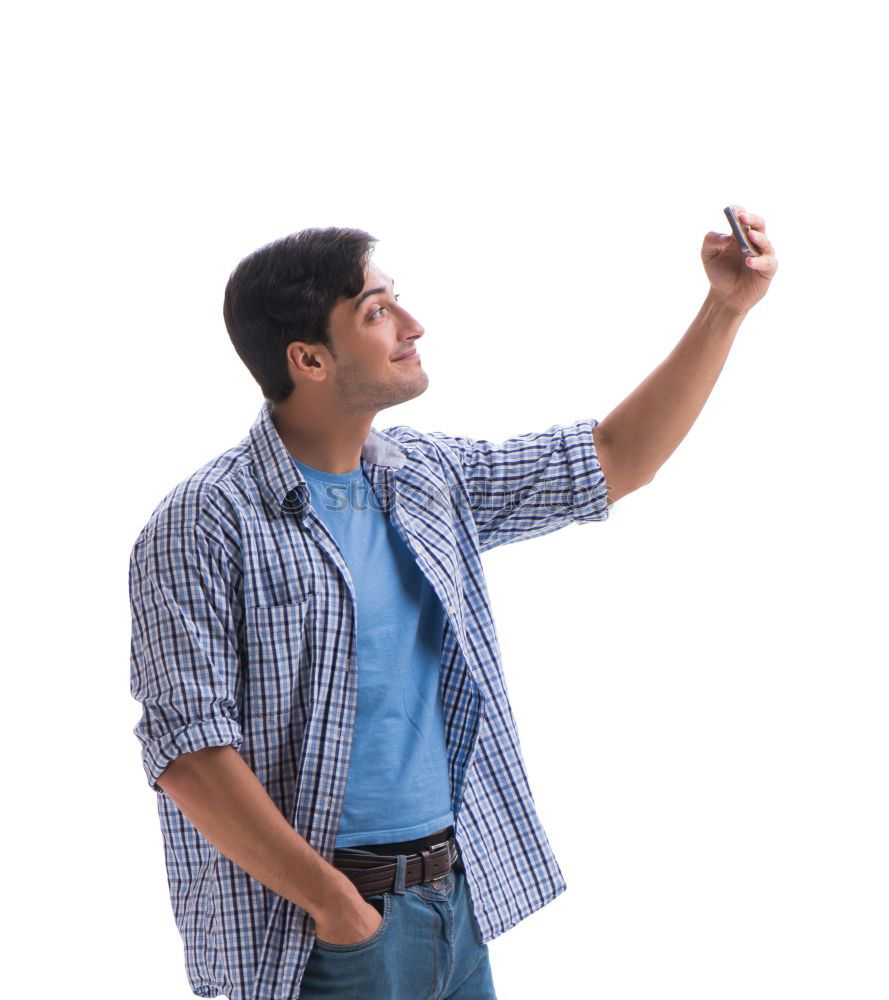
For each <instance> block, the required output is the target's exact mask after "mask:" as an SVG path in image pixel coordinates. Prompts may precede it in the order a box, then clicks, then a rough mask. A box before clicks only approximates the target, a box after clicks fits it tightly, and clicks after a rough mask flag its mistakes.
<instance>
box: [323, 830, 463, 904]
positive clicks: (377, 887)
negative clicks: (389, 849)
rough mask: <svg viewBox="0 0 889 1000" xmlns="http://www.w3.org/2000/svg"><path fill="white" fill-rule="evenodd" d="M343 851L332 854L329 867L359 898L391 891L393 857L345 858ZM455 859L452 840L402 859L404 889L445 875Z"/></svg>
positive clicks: (395, 864)
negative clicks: (346, 881)
mask: <svg viewBox="0 0 889 1000" xmlns="http://www.w3.org/2000/svg"><path fill="white" fill-rule="evenodd" d="M347 851H348V848H345V849H342V850H334V852H333V867H334V868H336V869H337V870H339V871H341V872H342V873H343V874H344V875H345V876H346V877H347V878H348V879H350V880H351V881H352V882H353V883H354V884H355V887H356V888H357V889H358V891H359V892H360V893H361V895H362V896H373V895H376V894H377V893H380V892H392V890H393V889H394V888H395V872H396V868H397V865H398V855H397V854H375V855H374V856H373V857H371V856H370V855H358V854H348V853H347ZM459 856H460V854H459V849H458V847H457V841H456V840H455V839H454V838H453V837H448V839H447V840H443V841H442V842H441V843H439V844H431V845H430V846H429V847H425V848H423V849H422V850H420V851H416V852H414V853H413V854H408V855H406V859H407V860H406V862H405V876H404V884H405V886H406V887H407V886H411V885H419V884H420V883H421V882H428V881H430V880H431V879H434V878H441V877H442V876H444V875H447V873H448V872H449V871H450V870H451V868H452V867H453V865H454V864H455V862H456V861H457V859H458V858H459Z"/></svg>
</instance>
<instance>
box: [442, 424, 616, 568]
mask: <svg viewBox="0 0 889 1000" xmlns="http://www.w3.org/2000/svg"><path fill="white" fill-rule="evenodd" d="M598 422H599V421H598V420H596V419H594V418H590V419H584V420H577V421H575V422H574V423H570V424H553V425H552V426H550V427H548V428H547V429H546V430H544V431H535V432H529V433H527V434H518V435H516V436H515V437H510V438H507V439H506V440H505V441H502V442H501V443H499V444H493V443H492V442H490V441H485V440H481V439H473V438H469V437H460V436H456V435H450V434H445V433H444V432H443V431H431V432H429V434H428V435H427V436H428V437H431V438H432V439H433V440H434V441H436V442H438V444H439V445H441V446H444V447H445V448H446V449H448V450H449V451H450V452H451V454H452V455H454V456H456V458H457V460H458V463H459V468H460V469H461V470H462V477H463V483H464V485H465V489H466V495H467V497H468V502H469V505H470V509H471V510H472V514H473V518H474V520H475V523H476V526H477V528H478V533H479V547H480V549H481V551H485V550H487V549H491V548H494V547H495V546H497V545H508V544H510V543H512V542H518V541H522V540H524V539H527V538H535V537H537V536H538V535H544V534H547V533H549V532H551V531H556V530H558V529H559V528H563V527H565V526H566V525H568V524H571V523H577V524H586V523H587V522H589V521H604V520H605V519H606V518H607V517H608V505H607V497H608V484H607V483H606V482H605V476H604V474H603V472H602V468H601V466H600V464H599V456H598V454H597V453H596V445H595V442H594V440H593V428H594V427H595V426H596V425H597V424H598Z"/></svg>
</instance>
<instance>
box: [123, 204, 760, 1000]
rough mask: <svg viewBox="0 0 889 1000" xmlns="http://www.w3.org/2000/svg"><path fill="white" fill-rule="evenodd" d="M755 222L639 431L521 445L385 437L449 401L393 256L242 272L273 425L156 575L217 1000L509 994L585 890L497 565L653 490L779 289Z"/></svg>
mask: <svg viewBox="0 0 889 1000" xmlns="http://www.w3.org/2000/svg"><path fill="white" fill-rule="evenodd" d="M739 210H740V209H739ZM741 211H743V210H741ZM742 221H743V222H745V223H746V224H747V225H749V226H751V227H754V228H751V229H750V231H749V235H750V237H751V239H753V240H754V241H755V245H756V246H757V247H758V248H759V249H760V250H761V251H762V256H760V257H757V258H756V262H755V264H754V265H749V264H746V263H745V258H744V257H743V255H742V254H741V252H740V249H739V248H738V246H737V244H736V243H735V242H734V240H733V238H732V237H730V236H724V235H720V234H717V233H708V234H707V237H706V238H705V241H704V247H703V250H702V257H703V260H704V266H705V269H706V271H707V274H708V277H709V279H710V284H711V288H710V293H709V294H708V296H707V299H706V301H705V303H704V305H703V306H702V308H701V311H700V312H699V313H698V316H697V317H696V319H695V320H694V322H693V323H692V325H691V327H690V328H689V330H688V332H687V333H686V334H685V336H684V337H683V339H682V340H681V341H680V343H679V345H678V346H677V347H676V348H675V349H674V351H673V352H672V353H671V354H670V356H669V357H668V358H667V360H666V361H664V363H663V364H662V365H661V366H660V367H659V368H658V369H656V370H655V372H653V373H652V374H651V375H650V376H649V377H648V378H647V379H646V380H645V381H644V382H643V383H642V384H641V385H640V386H639V387H638V388H637V389H636V390H635V392H634V393H633V394H632V395H630V396H629V397H628V398H627V399H626V400H624V402H622V403H621V404H620V406H618V407H617V408H616V409H615V410H614V411H613V413H611V414H609V416H608V417H607V418H606V419H605V420H604V421H602V422H601V423H600V422H599V421H597V420H595V419H594V418H589V419H580V420H577V421H575V422H574V423H571V424H567V425H558V424H555V425H552V426H551V427H548V428H547V429H546V430H543V431H540V432H536V433H525V434H520V435H517V436H515V437H512V438H509V439H507V440H506V441H504V442H502V443H501V444H496V445H495V444H492V443H490V442H489V441H485V440H474V439H471V438H468V437H459V436H455V435H449V434H446V433H444V432H441V431H433V432H421V431H418V430H415V429H414V428H412V427H409V426H407V425H404V424H399V425H396V426H393V427H388V428H386V429H385V430H383V431H379V430H376V429H375V428H373V427H372V421H373V420H374V417H375V416H376V414H377V413H378V412H379V411H380V410H382V409H385V408H386V407H389V406H393V405H395V404H398V403H402V402H404V401H406V400H409V399H413V398H414V397H416V396H418V395H419V394H420V393H422V392H423V391H424V390H425V389H426V387H427V385H428V376H427V374H426V372H425V370H424V369H423V364H422V359H421V355H420V351H421V349H422V337H423V335H424V332H425V331H424V329H423V327H422V326H421V325H420V323H419V322H418V321H417V320H416V319H415V318H414V317H413V316H412V315H411V314H410V313H409V312H408V311H407V310H406V309H404V308H403V307H402V306H401V305H400V304H399V302H398V295H397V294H396V293H395V291H394V282H393V280H392V278H391V277H390V276H389V275H388V274H386V273H385V272H384V271H382V270H380V269H379V268H378V267H376V266H375V265H374V264H372V263H371V261H370V257H371V252H372V246H373V244H374V243H375V242H376V240H375V238H374V237H372V236H370V235H369V234H367V233H365V232H363V231H361V230H354V229H321V230H317V229H311V230H304V231H302V232H300V233H297V234H295V235H292V236H289V237H286V238H285V239H282V240H279V241H277V242H275V243H272V244H270V245H268V246H265V247H263V248H262V249H260V250H258V251H256V252H255V253H253V254H251V255H250V256H249V257H247V258H246V259H245V260H243V261H242V262H241V263H240V264H239V265H238V267H237V268H236V269H235V271H234V272H233V273H232V275H231V278H230V279H229V282H228V286H227V288H226V293H225V304H224V317H225V322H226V326H227V329H228V332H229V335H230V337H231V339H232V342H233V344H234V347H235V350H236V351H237V353H238V355H239V356H240V357H241V359H242V360H243V362H244V364H245V365H246V366H247V368H248V369H249V370H250V372H251V374H252V375H253V377H254V378H255V379H256V381H257V382H258V384H259V386H260V388H261V389H262V392H263V395H264V397H265V399H264V403H263V406H262V408H261V410H260V413H259V415H258V417H257V418H256V421H255V423H254V424H253V426H252V428H251V429H250V432H249V434H248V435H247V436H246V437H245V438H244V439H243V440H242V441H241V442H240V443H239V444H237V445H236V446H234V447H233V448H231V449H229V450H228V451H226V452H224V453H223V454H221V455H219V456H218V457H217V458H215V459H213V460H212V461H210V462H208V463H207V464H206V465H204V466H203V467H202V468H201V469H199V470H197V471H196V472H195V473H194V474H193V475H191V476H190V477H188V479H186V480H184V481H183V482H182V483H180V484H179V485H178V486H177V487H176V488H175V489H173V490H172V491H171V492H170V493H169V494H168V495H167V496H166V497H165V498H164V499H163V500H162V501H161V502H160V504H159V505H158V506H157V508H156V509H155V510H154V512H153V513H152V515H151V517H150V519H149V521H148V523H147V524H146V525H145V527H144V528H143V529H142V531H141V532H140V534H139V536H138V538H137V539H136V542H135V544H134V546H133V550H132V553H131V557H130V598H131V603H132V613H133V638H132V660H131V688H132V692H133V695H134V697H135V698H136V699H137V700H138V701H139V702H140V703H141V704H142V706H143V713H142V718H141V720H140V721H139V723H138V725H137V726H136V728H135V733H136V735H137V737H138V738H139V741H140V743H141V745H142V756H143V764H144V767H145V772H146V775H147V778H148V782H149V784H150V786H151V787H152V788H153V789H154V790H155V791H156V792H158V793H159V794H158V795H157V803H158V810H159V814H160V820H161V826H162V831H163V836H164V843H165V853H166V864H167V871H168V880H169V886H170V891H171V897H172V903H173V908H174V913H175V916H176V921H177V926H178V928H179V930H180V933H181V934H182V937H183V941H184V944H185V951H186V960H187V972H188V978H189V982H190V985H191V987H192V990H193V992H194V993H195V994H197V995H198V996H206V997H212V996H218V995H219V994H220V993H223V994H225V995H226V996H228V997H230V998H231V1000H248V998H249V1000H283V998H288V1000H291V998H297V997H302V998H303V1000H313V998H320V997H341V998H346V997H355V998H361V1000H384V998H385V1000H396V998H397V1000H402V998H403V1000H414V998H420V997H426V996H436V997H441V998H450V1000H470V998H472V1000H480V998H485V997H494V996H495V992H494V985H493V981H492V975H491V968H490V965H489V961H488V948H487V942H488V941H490V940H491V939H493V938H494V937H496V936H497V935H498V934H501V933H503V932H504V931H506V930H508V929H509V928H511V927H513V926H514V925H515V924H516V923H517V922H518V921H520V920H522V919H523V918H524V917H526V916H528V915H529V914H530V913H533V912H534V911H535V910H537V909H539V908H540V907H542V906H544V905H545V904H546V903H548V902H550V901H551V900H552V899H554V898H555V897H556V896H558V895H559V894H560V893H561V892H562V891H563V890H564V889H565V882H564V879H563V877H562V873H561V870H560V869H559V866H558V863H557V861H556V859H555V858H554V856H553V853H552V851H551V849H550V846H549V843H548V841H547V837H546V834H545V832H544V830H543V828H542V826H541V823H540V820H539V818H538V816H537V813H536V811H535V808H534V803H533V799H532V795H531V791H530V789H529V787H528V781H527V776H526V773H525V769H524V765H523V761H522V754H521V750H520V745H519V738H518V735H517V732H516V727H515V722H514V719H513V716H512V711H511V709H510V705H509V702H508V699H507V696H506V689H505V684H504V679H503V671H502V665H501V661H500V651H499V649H498V645H497V640H496V635H495V630H494V622H493V619H492V616H491V609H490V605H489V601H488V594H487V589H486V585H485V577H484V570H483V567H482V563H481V554H482V553H483V552H485V551H486V550H488V549H491V548H493V547H494V546H496V545H505V544H510V543H512V542H517V541H521V540H522V539H526V538H532V537H535V536H537V535H542V534H546V533H548V532H551V531H555V530H557V529H559V528H562V527H565V526H566V525H569V524H572V523H577V524H585V523H587V522H591V521H599V520H604V519H605V518H607V516H608V507H609V505H610V504H612V503H614V502H615V501H616V500H617V499H618V498H619V497H621V496H623V495H625V494H627V493H629V492H631V491H632V490H635V489H637V488H639V487H640V486H642V485H644V484H645V483H648V482H650V481H651V479H652V478H653V476H654V475H655V472H656V471H657V469H658V468H659V467H660V466H661V465H662V464H663V462H664V461H665V460H666V459H667V457H668V456H669V455H670V454H671V452H672V451H673V450H674V449H675V447H676V446H677V445H678V443H679V442H680V441H681V440H682V438H683V437H684V436H685V434H686V432H687V431H688V429H689V427H690V426H691V425H692V423H693V422H694V420H695V419H696V417H697V415H698V413H699V412H700V410H701V408H702V406H703V404H704V402H705V400H706V398H707V396H708V395H709V393H710V390H711V389H712V387H713V384H714V383H715V381H716V378H717V377H718V375H719V372H720V370H721V368H722V365H723V363H724V360H725V357H726V356H727V353H728V350H729V348H730V346H731V343H732V340H733V338H734V335H735V332H736V331H737V329H738V327H739V326H740V323H741V321H742V319H743V317H744V315H745V314H746V312H747V310H748V309H749V308H750V307H751V306H752V305H753V304H754V303H755V302H756V301H757V300H758V299H759V298H761V297H762V295H763V294H764V292H765V290H766V288H767V287H768V283H769V281H770V280H771V277H772V276H773V274H774V272H775V270H776V268H777V261H776V260H775V258H774V253H773V252H772V248H771V244H770V243H769V241H768V239H767V238H766V236H765V225H764V223H763V220H762V219H760V218H758V217H756V216H750V215H744V216H742Z"/></svg>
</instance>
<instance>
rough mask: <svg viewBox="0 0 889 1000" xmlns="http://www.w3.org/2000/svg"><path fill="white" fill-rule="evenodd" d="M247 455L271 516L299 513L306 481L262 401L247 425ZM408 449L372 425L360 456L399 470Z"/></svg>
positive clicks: (269, 407)
mask: <svg viewBox="0 0 889 1000" xmlns="http://www.w3.org/2000/svg"><path fill="white" fill-rule="evenodd" d="M249 441H250V455H251V458H252V460H253V468H254V471H255V474H256V479H257V482H258V483H259V489H260V491H261V493H262V495H263V499H264V500H265V502H266V504H267V505H268V508H269V512H270V513H271V515H272V517H278V516H279V515H280V514H282V513H284V511H296V512H298V513H302V511H303V510H304V508H305V505H306V503H307V502H308V484H307V483H306V481H305V478H304V476H303V474H302V472H301V471H300V469H299V468H298V466H297V465H296V463H295V462H294V461H293V460H292V458H291V455H290V452H289V451H288V450H287V448H286V447H285V446H284V442H283V441H282V440H281V435H280V434H279V433H278V429H277V428H276V427H275V425H274V422H273V421H272V404H271V402H270V401H269V400H267V399H266V400H263V404H262V408H261V409H260V411H259V414H258V416H257V417H256V420H255V421H254V422H253V426H252V427H251V428H250V434H249ZM410 455H411V449H410V448H408V447H406V446H404V445H402V444H400V443H399V442H398V441H396V440H395V439H394V438H392V437H389V435H387V434H383V433H382V431H378V430H376V428H374V427H371V429H370V433H369V434H368V436H367V438H366V439H365V441H364V443H363V444H362V446H361V458H362V459H363V460H364V461H366V462H370V463H372V464H373V465H383V466H387V467H388V468H392V469H400V468H401V467H402V466H403V465H405V464H406V463H407V461H408V460H409V458H410Z"/></svg>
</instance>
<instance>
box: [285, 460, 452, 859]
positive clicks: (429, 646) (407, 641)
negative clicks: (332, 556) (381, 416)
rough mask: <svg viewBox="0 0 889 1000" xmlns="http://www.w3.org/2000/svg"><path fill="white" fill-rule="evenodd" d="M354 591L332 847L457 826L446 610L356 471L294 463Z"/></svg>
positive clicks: (408, 836)
mask: <svg viewBox="0 0 889 1000" xmlns="http://www.w3.org/2000/svg"><path fill="white" fill-rule="evenodd" d="M291 458H292V459H293V462H294V463H295V464H296V465H297V466H298V467H299V469H300V471H301V472H302V474H303V476H304V477H305V480H306V483H307V485H308V487H309V491H310V493H311V499H312V507H313V509H314V511H315V513H316V514H317V515H318V517H319V518H320V519H321V520H322V521H323V522H324V525H325V527H326V528H327V529H328V530H329V531H330V533H331V535H333V537H334V539H335V541H336V543H337V545H338V546H339V548H340V551H341V552H342V555H343V559H344V561H345V563H346V565H347V566H348V567H349V572H350V574H351V576H352V583H353V586H354V588H355V598H356V605H357V607H356V614H357V624H358V650H357V657H358V705H357V713H356V717H355V731H354V735H353V738H352V751H351V756H350V759H349V771H348V775H347V779H346V794H345V799H344V802H343V811H342V815H341V817H340V825H339V828H338V831H337V836H336V846H337V847H354V846H357V845H359V844H384V843H387V842H390V841H392V842H394V841H400V840H413V839H415V838H417V837H423V836H425V835H426V834H427V833H434V832H436V831H437V830H441V829H443V828H444V827H447V826H450V825H452V824H453V822H454V815H453V812H452V809H451V783H450V777H449V774H448V763H447V744H446V742H445V729H444V717H443V714H442V705H441V694H440V692H439V672H440V669H441V647H442V637H443V630H444V621H445V612H444V608H443V607H442V605H441V601H440V600H439V599H438V595H437V594H436V593H435V590H434V589H433V587H432V585H431V584H430V583H429V581H428V580H427V579H426V576H425V575H424V574H423V572H422V570H421V569H420V567H419V566H418V565H417V562H416V560H415V559H414V556H413V554H412V553H411V550H410V549H409V548H408V547H407V545H406V544H405V543H404V541H403V539H402V538H401V535H399V533H398V530H397V529H396V527H395V525H394V524H392V522H391V521H390V520H389V518H388V517H387V516H386V514H385V513H384V512H383V511H382V510H380V504H379V501H378V500H377V498H376V497H375V495H374V493H373V490H372V488H371V485H370V483H369V482H368V481H367V479H366V478H365V476H364V473H363V472H362V469H361V464H360V462H359V465H358V468H357V469H355V470H354V471H352V472H346V473H342V474H338V473H333V472H323V471H321V470H320V469H314V468H312V467H311V466H308V465H306V464H304V463H303V462H300V461H299V460H298V459H295V458H293V457H292V456H291Z"/></svg>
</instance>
